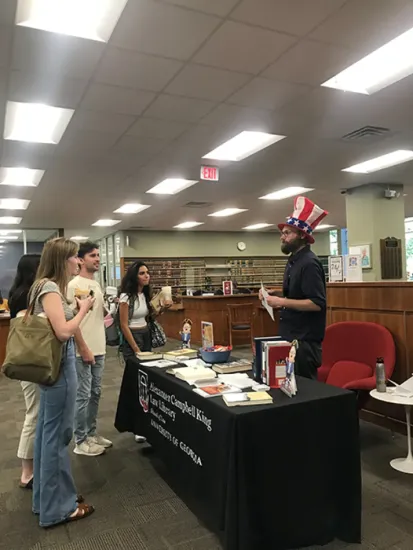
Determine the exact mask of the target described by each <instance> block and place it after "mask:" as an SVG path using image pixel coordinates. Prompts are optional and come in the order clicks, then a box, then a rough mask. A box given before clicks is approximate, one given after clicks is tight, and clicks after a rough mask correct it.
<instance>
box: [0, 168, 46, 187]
mask: <svg viewBox="0 0 413 550" xmlns="http://www.w3.org/2000/svg"><path fill="white" fill-rule="evenodd" d="M43 174H44V170H33V169H31V168H18V167H13V168H12V167H10V168H1V167H0V185H11V186H14V187H37V186H38V185H39V183H40V180H41V179H42V177H43Z"/></svg>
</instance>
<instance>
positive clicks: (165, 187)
mask: <svg viewBox="0 0 413 550" xmlns="http://www.w3.org/2000/svg"><path fill="white" fill-rule="evenodd" d="M195 183H198V180H184V179H180V178H168V179H166V180H163V181H161V183H158V185H155V187H152V189H149V191H146V192H147V193H155V194H157V195H176V193H179V192H180V191H183V190H184V189H187V188H188V187H191V186H192V185H194V184H195Z"/></svg>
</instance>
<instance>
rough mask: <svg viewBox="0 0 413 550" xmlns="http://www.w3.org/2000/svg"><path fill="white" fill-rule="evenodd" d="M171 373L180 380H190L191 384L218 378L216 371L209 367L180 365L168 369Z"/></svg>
mask: <svg viewBox="0 0 413 550" xmlns="http://www.w3.org/2000/svg"><path fill="white" fill-rule="evenodd" d="M167 372H168V373H169V374H173V375H174V376H175V377H176V378H179V380H183V381H184V382H188V383H189V384H195V383H196V384H197V385H199V383H200V382H201V381H202V380H213V379H215V378H216V376H217V375H216V373H215V372H214V371H213V370H212V369H208V368H207V367H178V368H176V369H175V368H172V369H168V371H167Z"/></svg>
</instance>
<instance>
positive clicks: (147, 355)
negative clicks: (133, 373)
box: [136, 351, 163, 361]
mask: <svg viewBox="0 0 413 550" xmlns="http://www.w3.org/2000/svg"><path fill="white" fill-rule="evenodd" d="M136 358H137V359H139V361H156V359H162V358H163V353H156V352H153V351H139V352H138V353H136Z"/></svg>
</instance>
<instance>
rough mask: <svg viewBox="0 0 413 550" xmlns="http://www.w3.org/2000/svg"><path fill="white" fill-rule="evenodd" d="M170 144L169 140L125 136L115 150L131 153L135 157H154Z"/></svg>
mask: <svg viewBox="0 0 413 550" xmlns="http://www.w3.org/2000/svg"><path fill="white" fill-rule="evenodd" d="M167 144H168V141H167V140H164V139H153V138H146V137H145V138H143V137H138V136H131V135H127V136H123V137H122V138H121V139H120V140H119V141H118V143H117V144H116V146H115V147H114V149H115V150H116V151H117V150H119V151H125V152H129V153H131V154H133V155H135V154H138V155H147V156H148V157H152V156H154V155H156V154H157V153H159V152H160V151H161V150H162V149H163V148H164V147H165V146H166V145H167Z"/></svg>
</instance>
